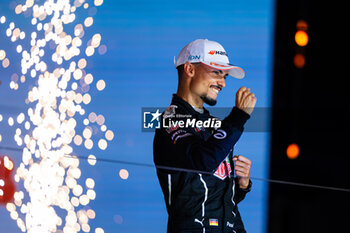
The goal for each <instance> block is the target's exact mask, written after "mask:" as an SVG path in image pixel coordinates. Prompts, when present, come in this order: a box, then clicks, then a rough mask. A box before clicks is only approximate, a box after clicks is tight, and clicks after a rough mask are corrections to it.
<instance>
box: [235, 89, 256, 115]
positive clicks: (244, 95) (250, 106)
mask: <svg viewBox="0 0 350 233" xmlns="http://www.w3.org/2000/svg"><path fill="white" fill-rule="evenodd" d="M256 100H257V99H256V97H255V95H254V93H253V92H250V88H246V87H241V88H239V90H238V91H237V93H236V107H237V108H239V109H241V110H243V111H244V112H246V113H247V114H249V115H251V114H252V112H253V110H254V107H255V104H256Z"/></svg>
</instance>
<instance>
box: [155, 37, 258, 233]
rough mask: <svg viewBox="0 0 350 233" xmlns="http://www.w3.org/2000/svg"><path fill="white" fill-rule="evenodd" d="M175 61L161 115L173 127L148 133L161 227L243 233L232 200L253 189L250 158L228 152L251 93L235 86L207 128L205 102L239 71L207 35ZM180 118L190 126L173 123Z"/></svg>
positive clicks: (179, 232)
mask: <svg viewBox="0 0 350 233" xmlns="http://www.w3.org/2000/svg"><path fill="white" fill-rule="evenodd" d="M175 66H176V68H177V70H178V76H179V82H178V89H177V93H176V94H174V95H173V99H172V102H171V105H170V106H169V107H168V108H167V109H166V110H165V111H164V113H163V114H162V116H161V117H162V121H163V122H164V121H169V119H171V122H173V124H171V125H170V126H165V125H164V124H163V125H162V127H161V128H160V129H157V130H156V133H155V137H154V162H155V164H156V166H157V175H158V179H159V183H160V185H161V188H162V191H163V194H164V199H165V202H166V208H167V211H168V215H169V217H168V230H167V232H168V233H199V232H200V233H202V232H206V233H208V232H209V233H219V232H220V233H223V232H225V233H226V232H236V233H244V232H246V231H245V229H244V225H243V222H242V219H241V216H240V214H239V211H238V207H237V204H238V203H239V202H240V201H242V200H243V199H244V198H245V195H246V193H247V192H249V191H250V189H251V185H252V183H251V181H250V179H249V177H250V167H251V161H250V160H249V159H248V158H246V157H244V156H241V155H239V156H233V147H234V145H235V144H236V142H237V141H238V140H239V138H240V136H241V134H242V132H243V127H244V124H245V122H246V121H247V120H248V119H249V117H250V114H251V113H252V111H253V109H254V107H255V103H256V97H255V96H254V94H253V93H252V92H250V89H249V88H246V87H241V88H240V89H239V90H238V91H237V93H236V99H235V104H236V106H235V107H233V108H232V111H231V113H230V114H229V115H228V116H227V117H226V118H225V119H224V120H222V121H220V124H208V125H206V124H205V123H203V122H207V121H209V120H213V121H218V119H217V118H215V117H212V116H211V115H210V114H209V112H208V110H207V109H205V108H204V107H203V105H204V103H206V104H208V105H211V106H213V105H215V104H216V101H217V97H218V95H219V93H220V91H221V90H222V89H223V88H224V87H225V86H226V83H225V79H226V78H227V76H233V77H235V78H238V79H241V78H243V77H244V71H243V70H242V69H241V68H239V67H237V66H233V65H230V64H229V59H228V56H227V54H226V51H225V50H224V48H223V47H222V46H221V45H220V44H219V43H217V42H215V41H209V40H206V39H198V40H195V41H193V42H191V43H189V44H188V45H186V46H185V47H184V48H183V49H182V50H181V52H180V54H179V57H178V59H177V61H176V64H175ZM186 121H187V122H193V124H177V123H176V122H186ZM201 122H202V123H201ZM213 125H215V126H214V127H213Z"/></svg>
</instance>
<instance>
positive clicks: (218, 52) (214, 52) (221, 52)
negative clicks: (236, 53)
mask: <svg viewBox="0 0 350 233" xmlns="http://www.w3.org/2000/svg"><path fill="white" fill-rule="evenodd" d="M208 54H210V55H214V54H219V55H224V56H226V57H227V53H226V52H224V51H216V50H211V51H210V52H209V53H208Z"/></svg>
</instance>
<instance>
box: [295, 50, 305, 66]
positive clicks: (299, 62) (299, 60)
mask: <svg viewBox="0 0 350 233" xmlns="http://www.w3.org/2000/svg"><path fill="white" fill-rule="evenodd" d="M294 65H295V66H296V67H297V68H303V67H304V66H305V57H304V55H303V54H300V53H298V54H296V55H295V56H294Z"/></svg>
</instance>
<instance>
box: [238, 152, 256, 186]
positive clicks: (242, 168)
mask: <svg viewBox="0 0 350 233" xmlns="http://www.w3.org/2000/svg"><path fill="white" fill-rule="evenodd" d="M233 161H234V163H235V167H234V170H235V173H236V176H237V177H238V184H239V187H240V188H241V189H246V188H247V187H248V185H249V178H250V167H251V165H252V162H251V161H250V160H249V159H248V158H246V157H244V156H242V155H238V156H237V155H235V156H234V157H233Z"/></svg>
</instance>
